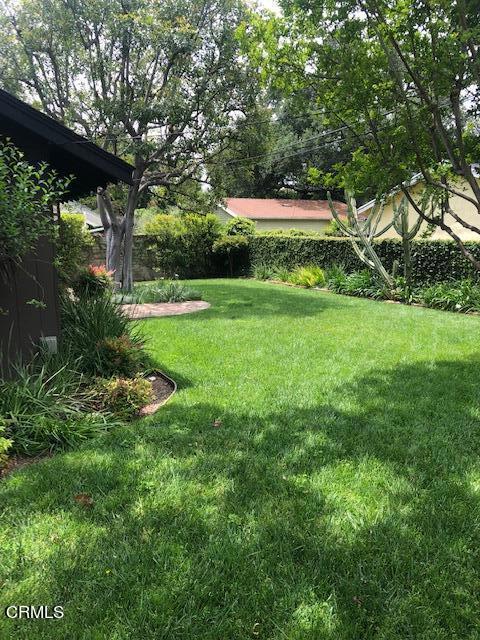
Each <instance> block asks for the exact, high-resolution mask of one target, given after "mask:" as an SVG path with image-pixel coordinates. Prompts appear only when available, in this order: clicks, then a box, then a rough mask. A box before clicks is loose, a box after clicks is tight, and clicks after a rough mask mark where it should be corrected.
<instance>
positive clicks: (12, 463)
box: [0, 451, 53, 480]
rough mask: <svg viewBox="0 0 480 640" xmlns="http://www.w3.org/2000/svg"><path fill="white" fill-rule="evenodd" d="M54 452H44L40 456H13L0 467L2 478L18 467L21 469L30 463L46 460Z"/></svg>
mask: <svg viewBox="0 0 480 640" xmlns="http://www.w3.org/2000/svg"><path fill="white" fill-rule="evenodd" d="M52 456H53V453H51V452H49V451H48V452H47V453H42V454H40V455H39V456H33V457H27V456H12V457H11V458H9V459H8V460H7V464H6V465H5V466H4V467H3V468H2V469H0V480H1V479H3V478H5V477H6V476H7V475H9V474H10V473H12V472H13V471H16V470H17V469H21V468H22V467H27V466H28V465H30V464H34V463H35V462H41V461H42V460H46V459H47V458H51V457H52Z"/></svg>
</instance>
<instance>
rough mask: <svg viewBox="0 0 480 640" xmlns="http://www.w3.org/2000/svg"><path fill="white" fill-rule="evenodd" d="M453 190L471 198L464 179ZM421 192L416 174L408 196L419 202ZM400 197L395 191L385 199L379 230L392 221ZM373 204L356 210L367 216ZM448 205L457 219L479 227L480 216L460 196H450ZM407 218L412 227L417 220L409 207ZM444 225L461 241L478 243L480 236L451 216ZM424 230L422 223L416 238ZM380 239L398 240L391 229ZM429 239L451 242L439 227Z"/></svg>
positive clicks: (421, 182)
mask: <svg viewBox="0 0 480 640" xmlns="http://www.w3.org/2000/svg"><path fill="white" fill-rule="evenodd" d="M473 168H474V170H475V174H474V175H475V176H476V177H478V175H477V174H478V167H477V166H476V165H475V166H474V167H473ZM455 189H456V190H457V191H460V192H462V193H465V194H466V195H467V196H470V197H473V193H472V189H471V187H470V185H469V184H468V183H467V181H466V180H465V179H464V178H461V179H459V180H458V182H456V183H455ZM423 190H424V183H423V181H422V176H421V174H417V175H416V176H414V177H413V178H412V181H411V184H410V187H409V191H410V194H411V195H412V197H413V198H414V199H415V201H416V202H420V198H421V194H422V192H423ZM402 197H403V193H402V192H401V191H397V192H394V193H392V194H391V195H390V196H389V197H388V198H387V199H386V201H385V206H384V209H383V214H382V217H381V220H380V223H379V226H378V228H379V229H380V228H381V227H382V226H385V225H386V224H388V222H389V221H391V220H392V218H393V206H394V204H395V205H396V206H398V205H399V203H400V201H401V199H402ZM374 204H375V200H371V201H370V202H367V203H366V204H364V205H363V206H361V207H359V208H358V213H359V214H361V215H363V216H368V215H369V213H370V211H371V210H372V207H373V206H374ZM450 205H451V208H452V209H453V211H455V213H456V214H457V215H458V216H459V217H461V218H462V220H464V221H465V222H468V223H469V224H473V225H476V226H477V227H480V214H479V213H478V211H477V209H476V207H474V205H473V204H470V203H469V202H467V201H466V200H464V199H463V198H461V197H460V196H452V197H451V198H450ZM429 215H430V214H429ZM409 217H410V220H411V224H412V225H413V224H414V222H415V221H416V220H417V214H416V213H415V211H414V209H413V207H412V206H411V205H410V207H409ZM445 223H446V224H447V225H448V226H449V227H451V229H453V231H455V233H456V234H457V235H458V236H459V237H460V238H461V239H462V240H479V241H480V235H479V234H478V233H474V232H473V231H470V229H466V228H465V227H464V226H463V225H461V224H460V223H459V222H457V221H456V220H455V219H454V218H452V216H450V215H446V216H445ZM426 229H427V223H423V224H422V226H421V228H420V231H419V233H418V235H417V238H419V237H420V236H421V234H422V231H425V230H426ZM381 237H382V238H398V235H397V233H396V231H395V229H394V228H393V227H391V228H390V229H388V231H386V232H385V234H384V235H382V236H381ZM429 238H430V239H433V240H451V237H450V236H449V235H448V233H447V232H446V231H443V230H442V229H440V228H439V227H435V229H434V231H433V233H432V235H430V236H429Z"/></svg>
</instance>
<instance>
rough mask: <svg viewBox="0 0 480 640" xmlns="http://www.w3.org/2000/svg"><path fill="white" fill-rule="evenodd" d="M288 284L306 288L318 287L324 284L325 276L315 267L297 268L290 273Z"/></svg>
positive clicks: (321, 270)
mask: <svg viewBox="0 0 480 640" xmlns="http://www.w3.org/2000/svg"><path fill="white" fill-rule="evenodd" d="M288 282H290V283H291V284H295V285H298V286H301V287H307V288H311V287H320V286H322V285H324V284H325V274H324V272H323V269H321V268H320V267H318V266H317V265H310V266H306V267H297V268H296V269H294V270H293V271H292V272H291V274H290V276H289V278H288Z"/></svg>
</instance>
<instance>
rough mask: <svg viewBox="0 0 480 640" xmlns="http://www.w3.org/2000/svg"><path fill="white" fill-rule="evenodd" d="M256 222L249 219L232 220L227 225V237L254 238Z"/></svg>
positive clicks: (237, 218) (238, 218)
mask: <svg viewBox="0 0 480 640" xmlns="http://www.w3.org/2000/svg"><path fill="white" fill-rule="evenodd" d="M255 227H256V225H255V222H254V221H253V220H250V219H249V218H240V217H236V218H232V219H231V220H229V221H228V222H227V224H226V225H225V233H226V234H227V236H245V237H248V236H253V235H255V230H256V229H255Z"/></svg>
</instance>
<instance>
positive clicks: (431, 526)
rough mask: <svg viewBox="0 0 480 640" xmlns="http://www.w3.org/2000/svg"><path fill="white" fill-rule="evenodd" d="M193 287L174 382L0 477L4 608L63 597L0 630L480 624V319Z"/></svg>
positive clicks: (257, 287)
mask: <svg viewBox="0 0 480 640" xmlns="http://www.w3.org/2000/svg"><path fill="white" fill-rule="evenodd" d="M195 287H196V288H198V289H200V290H201V292H202V293H203V296H204V299H206V300H208V301H209V302H211V303H212V308H211V309H210V310H208V311H202V312H200V313H198V314H193V315H186V316H180V317H175V318H161V319H149V320H146V321H144V328H145V331H146V333H147V335H148V336H149V337H150V338H151V344H152V353H153V354H154V356H155V358H156V359H157V360H158V362H159V363H161V364H162V366H163V367H164V369H165V370H166V371H167V373H169V374H170V375H172V376H173V377H174V378H175V379H176V380H177V381H178V382H179V387H180V390H179V392H178V393H177V395H176V396H175V397H174V399H173V400H172V401H171V402H170V403H169V404H168V405H166V406H165V407H164V408H163V409H162V410H160V412H159V413H158V414H157V415H155V416H153V417H152V418H149V419H146V420H144V421H142V422H138V423H136V424H133V425H131V426H129V427H125V428H124V429H121V430H118V431H116V432H115V433H113V434H110V435H109V436H107V437H105V438H104V439H102V440H99V441H97V442H95V443H91V444H90V445H89V446H86V447H84V448H83V449H81V450H77V451H74V452H71V453H68V454H64V455H58V456H56V457H54V458H53V459H51V460H47V461H45V462H43V463H41V464H37V465H34V466H31V467H30V468H26V469H23V470H21V471H19V472H17V473H15V474H13V475H12V476H10V477H9V478H8V479H7V480H6V481H4V482H2V483H0V505H1V510H2V518H1V534H0V554H1V560H0V574H1V575H0V584H1V585H2V588H1V599H2V605H3V606H4V605H5V604H12V603H17V604H50V605H54V604H61V605H63V606H64V607H65V618H64V619H63V620H62V621H42V622H39V621H21V622H20V621H19V622H7V621H6V620H5V618H4V617H1V618H0V637H1V638H10V637H12V638H13V637H14V638H28V639H32V638H33V639H36V638H45V639H47V638H48V640H51V639H57V638H58V639H64V638H74V639H77V638H79V639H85V640H87V639H88V640H90V639H104V638H105V639H107V638H108V639H115V640H120V639H127V638H128V639H135V640H136V639H139V638H142V639H145V638H148V639H150V638H151V639H155V640H158V639H163V638H165V639H169V640H170V639H182V640H187V639H191V640H193V639H195V640H200V639H202V640H203V639H207V638H208V639H212V640H233V639H238V640H245V639H248V638H258V639H278V640H280V639H284V638H288V639H291V640H293V639H295V640H321V639H325V640H327V639H328V640H341V639H349V640H364V639H367V638H376V639H387V638H388V639H391V640H394V639H395V640H398V639H402V640H403V639H409V638H412V639H415V640H418V639H427V638H428V639H432V640H442V639H445V640H447V639H448V640H453V639H456V638H458V639H460V638H461V639H462V640H465V639H473V638H479V637H480V631H479V626H478V625H479V596H480V581H479V569H480V567H479V543H480V535H479V526H480V525H479V522H480V520H479V515H480V509H479V500H480V459H479V452H480V431H479V417H480V402H479V400H480V384H479V373H480V349H479V344H478V335H479V328H480V319H479V318H476V317H466V316H460V315H454V314H449V313H443V312H436V311H432V310H428V309H419V308H408V307H404V306H398V305H391V304H385V303H378V302H373V301H368V300H359V299H353V298H346V297H342V296H336V295H333V294H328V293H321V292H315V291H305V290H298V289H291V288H287V287H280V286H275V285H269V284H263V283H257V282H253V281H226V280H223V281H222V280H216V281H214V280H211V281H196V282H195ZM215 420H219V421H221V426H218V427H214V426H212V423H213V422H214V421H215ZM80 492H85V493H88V494H90V495H91V496H92V497H93V499H94V501H95V502H94V506H93V507H91V508H86V507H82V506H81V505H78V504H76V503H75V501H74V500H73V496H74V495H75V494H77V493H80Z"/></svg>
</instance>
